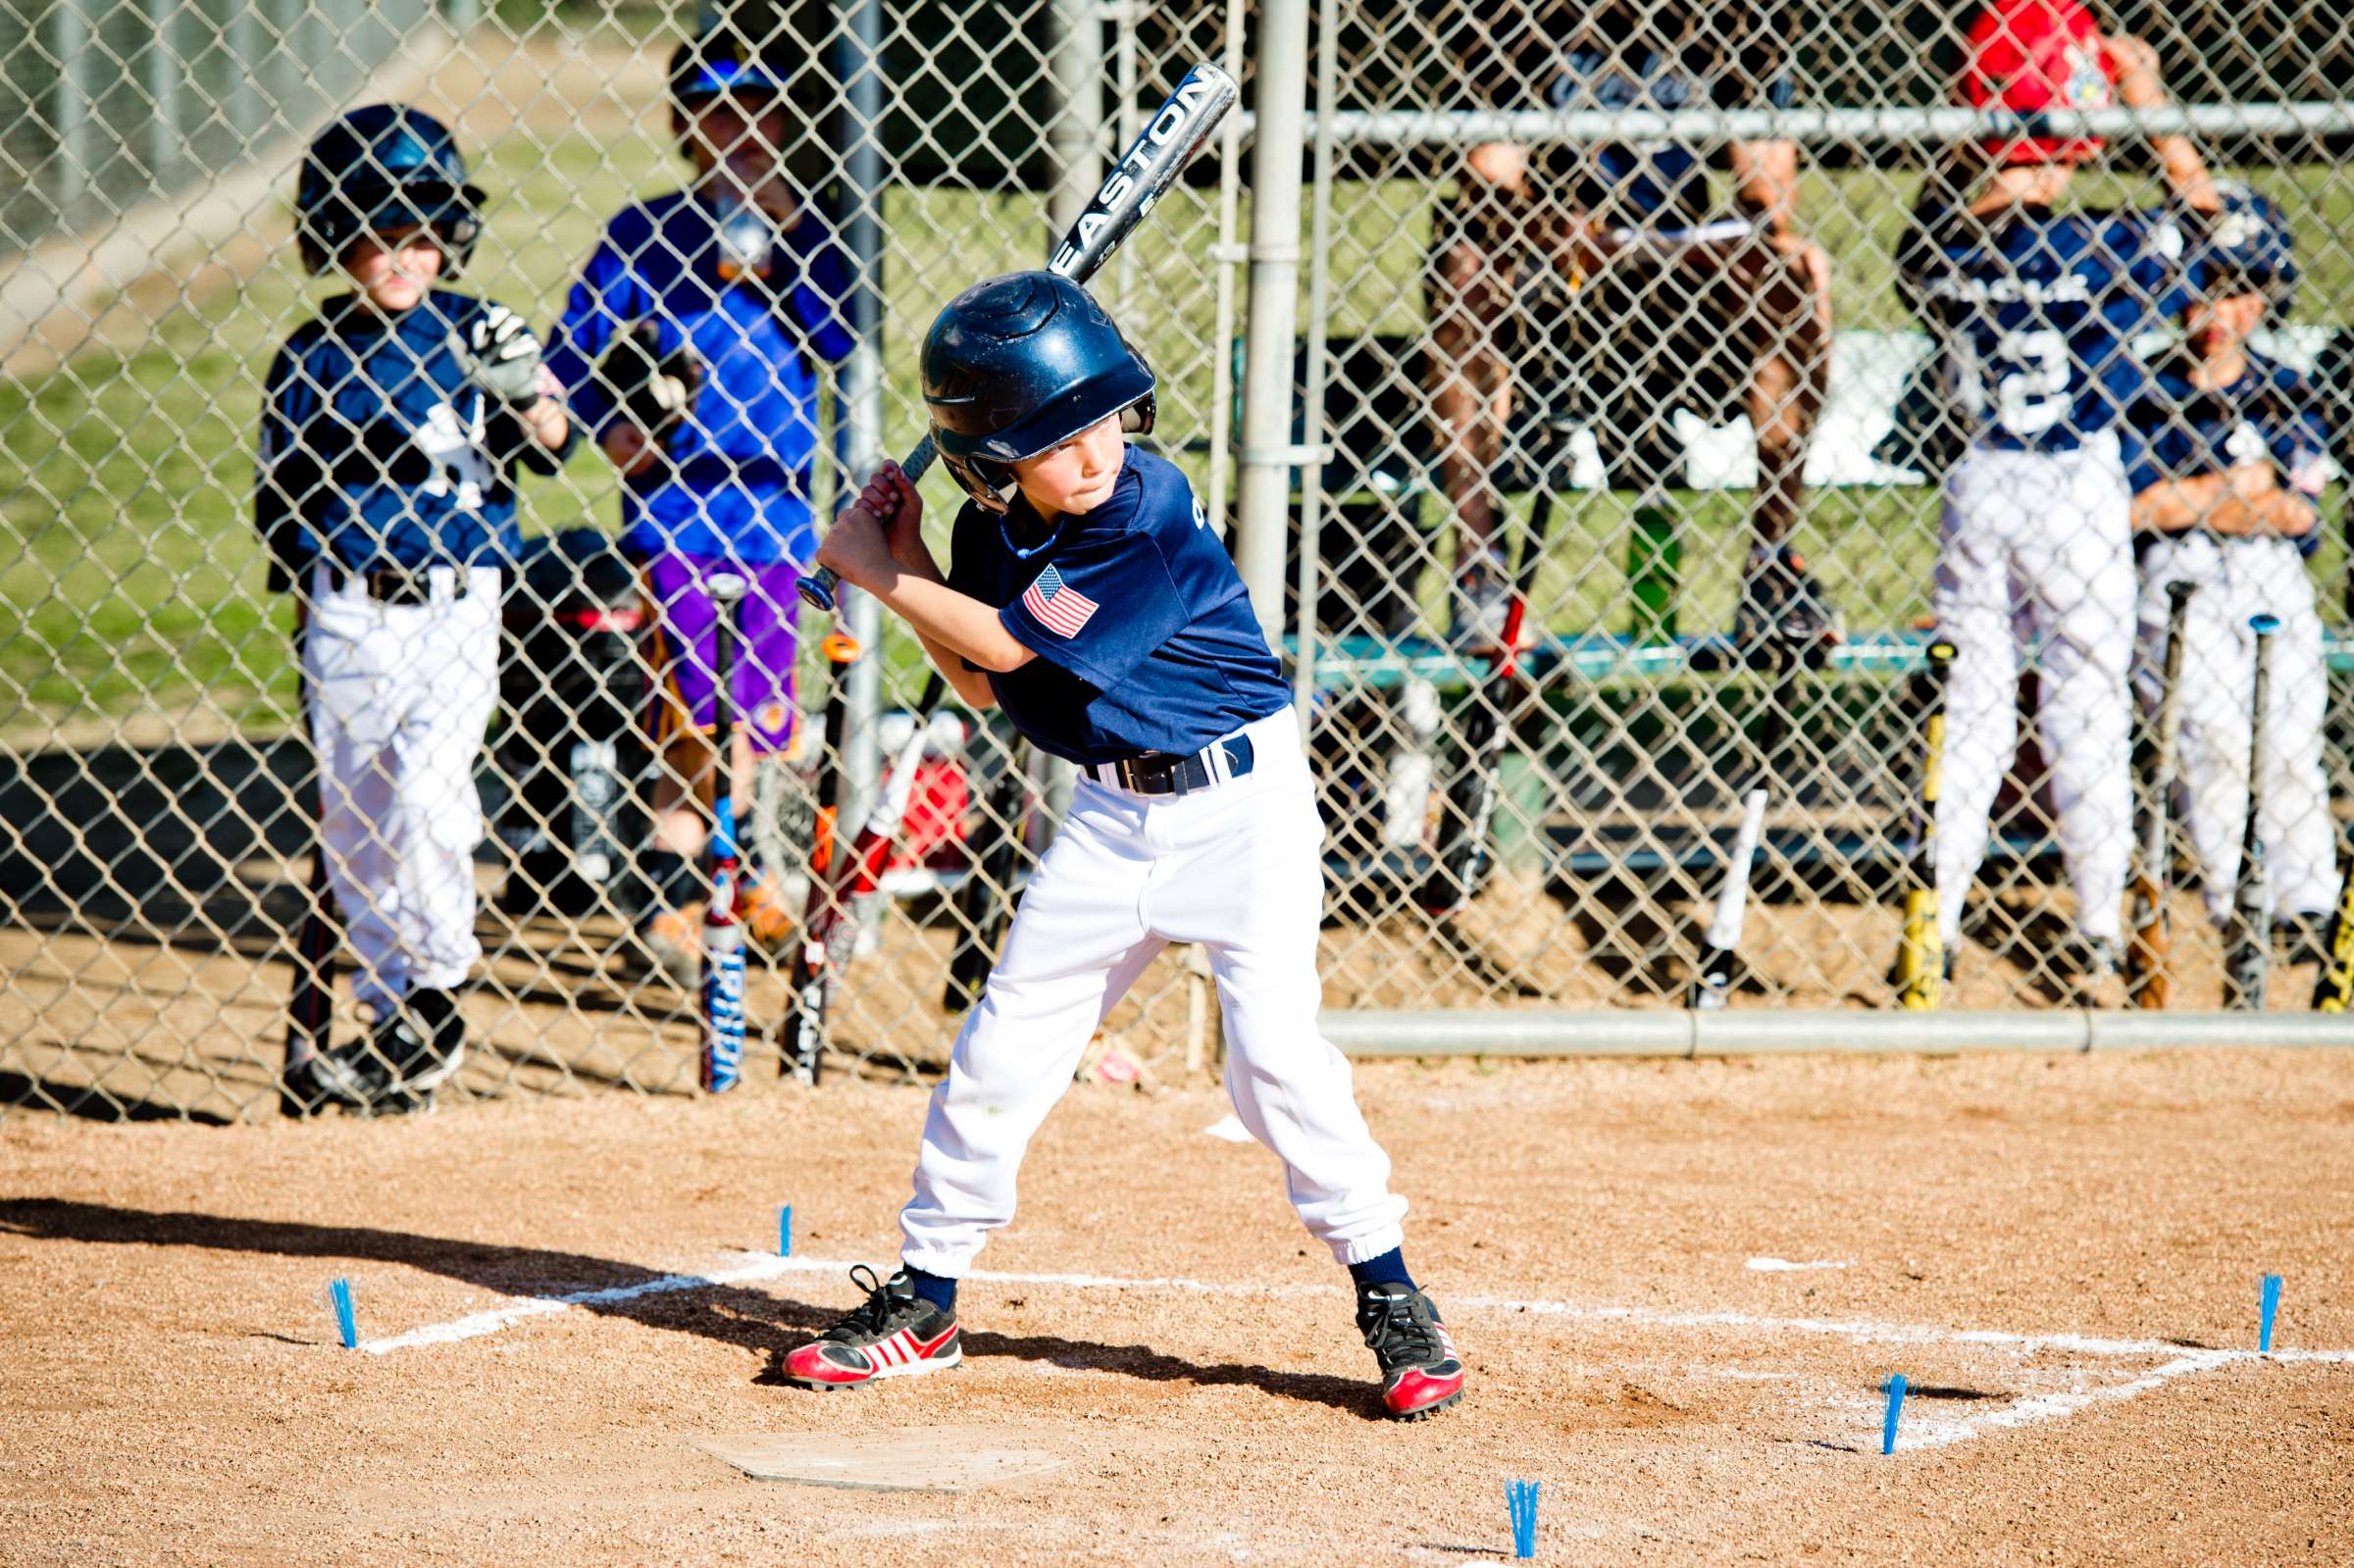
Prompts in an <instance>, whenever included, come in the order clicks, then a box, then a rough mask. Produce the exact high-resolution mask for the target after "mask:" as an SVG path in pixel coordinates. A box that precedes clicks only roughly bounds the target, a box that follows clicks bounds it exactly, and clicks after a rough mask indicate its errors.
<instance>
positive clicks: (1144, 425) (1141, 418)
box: [1112, 327, 1160, 435]
mask: <svg viewBox="0 0 2354 1568" xmlns="http://www.w3.org/2000/svg"><path fill="white" fill-rule="evenodd" d="M1112 330H1113V331H1115V332H1118V331H1119V329H1118V328H1116V327H1115V328H1113V329H1112ZM1120 346H1121V347H1122V348H1124V349H1126V350H1127V351H1128V357H1129V358H1130V359H1133V360H1135V361H1136V364H1137V368H1138V369H1139V370H1141V371H1143V372H1144V373H1145V379H1147V381H1149V382H1151V384H1152V385H1153V386H1154V387H1155V390H1154V391H1151V392H1147V393H1146V394H1145V395H1144V396H1143V397H1141V398H1138V399H1137V400H1136V401H1135V402H1133V403H1131V404H1129V405H1128V406H1127V407H1126V408H1124V409H1121V410H1120V433H1121V434H1123V435H1150V434H1151V433H1152V417H1153V415H1154V413H1155V412H1156V411H1157V409H1158V405H1159V401H1160V399H1159V395H1158V392H1157V387H1158V385H1159V383H1158V381H1157V380H1156V379H1154V378H1153V376H1152V362H1151V360H1149V359H1147V358H1145V351H1144V350H1143V349H1141V348H1139V347H1137V346H1136V345H1135V344H1134V343H1132V342H1130V341H1129V340H1128V334H1127V333H1126V332H1120Z"/></svg>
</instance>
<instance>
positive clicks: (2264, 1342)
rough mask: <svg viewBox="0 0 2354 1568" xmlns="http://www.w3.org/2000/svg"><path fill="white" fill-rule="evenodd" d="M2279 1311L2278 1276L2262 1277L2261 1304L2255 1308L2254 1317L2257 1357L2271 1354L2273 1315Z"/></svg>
mask: <svg viewBox="0 0 2354 1568" xmlns="http://www.w3.org/2000/svg"><path fill="white" fill-rule="evenodd" d="M2279 1310H2280V1276H2279V1275H2277V1274H2268V1275H2266V1276H2265V1277H2264V1297H2263V1303H2262V1305H2260V1306H2259V1307H2258V1308H2257V1316H2256V1353H2257V1354H2258V1355H2271V1354H2272V1353H2273V1314H2274V1313H2276V1312H2278V1311H2279Z"/></svg>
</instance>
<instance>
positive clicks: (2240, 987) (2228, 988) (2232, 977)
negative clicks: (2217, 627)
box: [2224, 615, 2280, 1013]
mask: <svg viewBox="0 0 2354 1568" xmlns="http://www.w3.org/2000/svg"><path fill="white" fill-rule="evenodd" d="M2248 630H2249V631H2250V632H2254V633H2255V635H2256V690H2255V701H2256V707H2255V711H2254V712H2252V713H2251V714H2250V715H2249V716H2248V815H2247V820H2246V821H2245V822H2243V823H2242V824H2241V825H2240V830H2239V884H2238V885H2237V886H2235V887H2233V888H2232V890H2231V915H2230V918H2229V919H2228V920H2227V921H2226V922H2225V925H2224V1006H2226V1008H2229V1009H2232V1010H2234V1011H2238V1012H2258V1013H2260V1012H2262V1011H2264V1003H2265V990H2266V987H2267V986H2268V984H2269V983H2270V981H2271V979H2272V969H2273V918H2272V917H2273V910H2272V903H2273V895H2272V879H2271V878H2270V877H2269V876H2267V875H2266V873H2265V866H2264V831H2263V821H2262V819H2263V816H2264V753H2265V748H2266V747H2267V746H2269V745H2271V744H2272V720H2271V718H2270V715H2269V710H2270V709H2271V707H2272V704H2273V633H2274V632H2277V631H2279V630H2280V621H2279V618H2278V617H2277V616H2270V615H2260V616H2257V617H2256V618H2254V619H2253V620H2251V621H2250V622H2249V623H2248Z"/></svg>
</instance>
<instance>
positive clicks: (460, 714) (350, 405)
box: [254, 104, 572, 1109]
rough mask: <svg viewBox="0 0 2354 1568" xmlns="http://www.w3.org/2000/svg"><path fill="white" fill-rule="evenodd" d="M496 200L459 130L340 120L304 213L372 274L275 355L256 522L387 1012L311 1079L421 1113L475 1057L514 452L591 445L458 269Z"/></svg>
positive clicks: (532, 344)
mask: <svg viewBox="0 0 2354 1568" xmlns="http://www.w3.org/2000/svg"><path fill="white" fill-rule="evenodd" d="M482 200H483V193H482V192H481V191H479V190H477V189H476V188H475V187H474V186H472V185H470V184H468V183H467V182H466V166H465V162H464V160H463V159H462V158H461V157H460V156H459V153H458V147H457V143H456V141H455V140H454V139H453V138H452V137H451V135H450V133H449V130H448V128H447V127H446V126H442V125H441V124H440V123H439V122H438V121H435V120H434V119H433V118H432V117H431V116H428V115H426V114H423V113H421V112H419V111H418V110H415V109H410V108H405V107H402V106H399V105H394V104H377V105H373V106H371V107H369V108H365V109H358V110H354V111H353V112H352V113H350V114H348V115H346V116H344V117H343V118H342V119H341V120H339V121H337V122H336V123H335V124H334V125H333V126H329V127H328V129H327V130H326V131H324V132H322V133H321V135H320V136H319V138H318V139H317V140H316V141H315V142H313V143H312V145H311V149H310V155H309V157H308V158H307V159H306V160H305V161H304V163H303V168H302V175H301V181H300V184H299V185H298V187H297V189H296V192H295V201H294V205H295V213H296V222H297V225H298V229H299V235H300V239H301V245H302V256H303V261H304V263H305V264H306V265H307V266H308V267H309V268H310V270H311V271H312V272H314V273H320V274H326V273H331V272H332V273H333V274H335V275H337V276H338V277H340V278H342V279H343V280H345V281H347V282H348V283H349V284H350V287H351V291H350V292H349V293H346V294H342V295H339V296H337V297H336V298H334V299H331V300H329V301H328V302H327V303H326V304H325V305H324V306H322V307H321V309H320V312H319V315H318V317H317V319H315V320H313V321H309V322H306V323H304V324H303V325H302V326H300V327H298V328H296V329H295V330H294V333H293V335H292V336H291V337H289V338H288V339H287V340H286V343H285V346H284V347H283V348H281V350H280V351H279V354H278V357H277V359H276V360H275V361H274V362H273V363H272V365H271V367H270V377H269V382H268V387H267V391H266V394H265V398H264V404H263V410H262V434H261V451H260V462H259V465H258V469H259V472H258V476H257V478H258V483H257V486H256V495H255V503H254V511H255V523H256V526H257V527H258V528H259V529H260V531H261V533H262V537H263V540H264V542H265V543H266V544H267V546H268V548H269V553H270V584H271V586H272V588H273V589H275V590H278V591H284V590H286V589H289V588H290V589H292V590H293V591H294V593H295V619H296V625H297V626H298V628H301V629H302V631H301V632H300V635H301V644H302V671H303V676H304V684H305V690H306V693H307V697H308V708H307V714H306V717H307V718H308V720H309V723H310V729H311V738H312V740H313V742H314V743H315V744H316V746H317V748H318V755H319V766H320V773H321V780H320V791H319V793H320V812H319V841H320V846H321V851H322V853H323V855H324V857H325V861H326V866H327V875H328V885H329V887H330V889H331V890H332V891H333V894H334V897H335V901H336V904H337V906H338V907H339V908H340V909H341V910H342V912H343V916H344V921H345V924H346V926H347V928H348V931H349V936H350V947H351V953H352V957H353V959H354V960H355V965H354V970H355V978H354V980H353V989H354V991H355V993H356V994H357V995H358V997H359V999H360V1000H361V1001H362V1002H364V1003H366V1004H367V1005H368V1006H369V1007H370V1009H371V1010H372V1011H373V1012H374V1014H375V1017H376V1028H375V1033H374V1036H373V1037H372V1039H371V1040H370V1041H369V1042H368V1043H367V1044H366V1045H365V1046H361V1047H350V1048H346V1049H345V1050H343V1051H337V1052H329V1053H327V1054H326V1055H324V1056H322V1057H319V1058H314V1060H313V1063H312V1066H311V1067H310V1069H309V1071H310V1073H311V1075H312V1078H313V1080H314V1082H313V1084H312V1085H311V1086H308V1088H309V1090H310V1091H311V1092H313V1093H316V1094H318V1095H322V1096H326V1097H333V1098H338V1099H342V1100H345V1101H347V1102H351V1103H356V1104H360V1105H364V1106H369V1107H371V1108H377V1109H384V1108H412V1107H415V1106H417V1105H419V1104H421V1103H423V1102H424V1100H425V1098H426V1097H427V1096H430V1095H431V1094H432V1092H433V1090H434V1089H435V1087H436V1086H438V1085H439V1084H440V1083H442V1081H444V1080H445V1079H447V1078H448V1077H449V1075H450V1074H451V1073H452V1072H454V1071H455V1070H456V1068H457V1065H458V1058H459V1054H460V1052H461V1050H462V1049H463V1047H464V1040H465V1037H464V1032H463V1029H462V1027H461V1024H460V1020H459V1016H458V1006H457V999H456V996H455V994H454V991H455V988H456V987H457V986H461V985H463V984H464V983H465V981H466V978H467V975H468V973H469V971H470V970H471V969H472V968H473V966H474V963H475V961H476V960H477V959H479V958H481V956H482V947H481V945H480V944H479V943H478V942H477V941H476V940H475V936H474V915H475V894H474V850H475V846H476V845H477V844H479V843H480V842H481V841H482V837H483V814H482V806H481V803H480V800H479V798H478V797H477V795H476V793H475V787H474V763H475V758H476V756H477V754H478V753H479V752H480V751H481V749H482V745H483V731H484V728H485V727H486V725H487V724H488V723H489V719H490V712H491V709H492V707H493V706H494V705H495V703H496V701H497V693H498V684H497V667H498V599H499V568H500V566H501V564H502V563H505V562H507V561H510V560H512V559H513V558H514V554H515V547H516V543H517V534H516V530H515V488H514V470H515V468H516V467H517V465H519V464H522V465H528V466H530V467H533V468H536V469H537V470H539V471H540V472H542V473H553V472H554V471H555V469H556V467H557V465H558V460H559V458H560V456H561V454H563V453H564V452H565V451H567V450H568V449H569V447H570V445H571V442H572V427H571V423H570V421H569V420H568V419H567V418H566V417H565V413H564V406H563V404H561V403H560V402H558V401H557V400H556V399H555V398H554V397H553V396H551V395H550V394H551V393H552V392H553V391H554V390H555V386H556V382H555V379H554V378H553V377H551V376H549V375H548V374H547V371H546V368H545V367H544V366H543V365H542V364H541V363H540V356H539V345H538V343H537V341H536V340H535V339H534V338H533V336H532V333H531V330H530V329H529V328H527V327H525V326H524V324H523V322H522V320H521V319H520V318H518V317H517V316H515V315H514V314H513V313H512V312H510V311H508V310H507V309H506V308H505V307H504V306H500V305H494V304H491V303H489V302H488V301H486V300H480V299H471V298H468V297H467V296H466V295H463V294H456V293H451V292H449V291H448V290H446V289H443V288H440V287H438V286H436V285H438V284H439V283H441V282H443V281H445V280H447V279H448V278H454V277H455V276H456V275H457V272H458V269H459V268H460V267H461V266H462V265H464V263H465V260H466V257H467V255H468V253H469V252H471V251H472V250H473V248H474V240H475V235H476V233H477V231H478V230H479V228H480V226H481V221H480V218H479V216H478V214H479V211H480V208H481V204H482Z"/></svg>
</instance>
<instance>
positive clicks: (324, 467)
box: [254, 289, 569, 590]
mask: <svg viewBox="0 0 2354 1568" xmlns="http://www.w3.org/2000/svg"><path fill="white" fill-rule="evenodd" d="M488 308H489V307H488V306H486V304H485V303H484V302H483V301H481V300H479V299H474V298H471V297H469V296H467V295H464V294H453V293H450V292H448V291H446V290H442V289H435V290H434V291H432V292H430V293H428V294H427V295H426V296H425V298H423V299H422V300H420V301H418V302H417V304H415V305H413V306H411V307H410V308H409V309H407V310H404V311H401V312H400V313H398V314H397V315H394V316H390V317H387V316H385V315H384V314H383V313H382V312H380V311H378V310H377V309H376V308H375V307H373V306H371V305H369V304H368V303H367V302H366V301H365V300H362V299H361V298H359V297H358V296H357V295H344V296H342V297H341V298H338V299H333V300H331V301H329V302H328V304H327V305H326V306H325V307H324V308H323V309H322V310H321V311H320V313H319V315H318V317H317V319H315V320H313V321H308V322H305V323H303V324H302V325H301V326H300V327H297V328H296V329H294V333H293V335H292V336H290V337H288V338H287V339H286V342H285V345H284V346H283V347H282V348H281V349H280V350H279V351H278V358H277V359H276V360H274V361H272V362H271V366H270V377H269V380H268V382H267V383H266V385H265V387H264V390H263V397H262V435H261V449H260V453H259V460H258V462H257V464H256V474H255V486H254V488H255V494H254V524H255V526H256V527H257V528H258V529H260V531H261V534H262V540H263V542H264V543H265V544H266V545H267V546H268V548H269V551H270V585H271V587H272V589H273V590H282V589H284V588H285V587H287V586H288V585H289V584H291V583H295V582H302V581H303V580H304V578H305V577H306V575H307V574H308V572H309V570H310V568H311V566H312V564H313V563H315V562H317V561H319V560H320V559H321V558H322V557H325V558H328V559H332V560H333V561H334V562H336V563H337V564H339V565H341V566H342V567H344V568H345V569H347V570H350V571H372V570H376V569H379V568H383V567H394V566H399V567H409V568H419V567H427V566H472V565H503V564H505V563H506V562H509V561H511V560H513V559H514V556H515V546H516V542H517V535H516V531H515V485H514V467H515V464H517V463H518V462H521V463H526V464H529V465H530V466H531V467H533V468H536V469H537V470H538V471H539V472H541V473H543V474H552V473H554V472H555V471H556V468H557V467H558V465H559V463H560V461H561V459H560V457H559V456H558V455H557V454H555V453H552V452H549V451H548V450H547V449H546V448H544V447H542V446H540V445H539V444H538V443H537V441H534V440H533V439H532V438H531V435H530V433H529V432H528V431H527V430H524V428H523V426H522V424H521V423H520V422H519V421H518V420H517V419H516V417H515V416H514V415H513V414H512V413H510V412H508V411H507V409H506V408H505V407H504V406H503V405H501V404H499V403H498V402H497V401H496V400H495V399H492V398H489V397H487V396H486V395H485V394H484V392H483V391H482V389H481V388H479V387H477V386H476V385H474V383H473V382H472V381H470V380H468V379H467V377H466V373H465V371H464V370H463V369H462V368H461V367H460V365H459V363H458V358H457V355H456V353H455V352H454V349H453V339H456V340H459V341H463V340H464V334H465V333H466V332H467V331H468V330H469V329H471V328H472V327H473V326H474V324H475V323H476V322H477V321H478V320H480V319H481V318H482V316H483V315H484V313H485V312H486V310H487V309H488ZM567 445H568V447H569V441H568V443H567Z"/></svg>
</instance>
